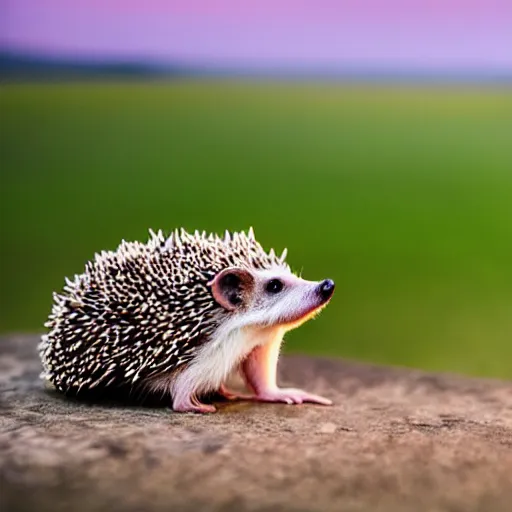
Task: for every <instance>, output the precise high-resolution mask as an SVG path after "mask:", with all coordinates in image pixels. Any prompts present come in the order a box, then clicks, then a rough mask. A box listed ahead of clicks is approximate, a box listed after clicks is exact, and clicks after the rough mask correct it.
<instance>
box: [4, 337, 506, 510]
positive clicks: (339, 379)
mask: <svg viewBox="0 0 512 512" xmlns="http://www.w3.org/2000/svg"><path fill="white" fill-rule="evenodd" d="M37 341H38V340H37V338H36V337H33V336H18V337H10V338H0V392H1V395H0V396H1V403H0V407H1V408H0V414H1V416H0V500H1V501H0V509H1V510H2V511H5V512H10V511H18V510H19V511H21V510H23V511H24V510H27V511H31V510H34V511H38V512H47V511H48V512H49V511H51V512H60V511H66V512H70V511H73V512H85V511H105V512H116V511H129V512H139V511H140V512H146V511H147V512H153V511H166V512H167V511H174V510H184V511H203V510H205V511H227V510H234V511H271V510H282V511H294V512H299V511H330V510H337V511H338V510H344V511H365V512H366V511H372V512H376V511H386V512H387V511H393V512H401V511H414V512H416V511H420V512H421V511H447V512H458V511H460V512H468V511H481V512H494V511H497V512H499V511H503V512H504V511H508V510H510V509H511V503H512V383H508V382H499V381H489V380H477V379H464V378H457V377H452V376H446V375H434V374H425V373H422V372H417V371H410V370H403V369H395V368H387V367H375V366H367V365H359V364H354V363H349V362H344V361H339V360H328V359H315V358H306V357H284V358H283V360H282V363H281V366H280V375H281V382H282V383H283V382H284V383H287V384H293V385H297V386H303V387H306V388H307V389H308V390H311V391H315V392H318V393H321V394H324V395H326V396H328V397H330V398H332V399H333V400H334V401H335V406H333V407H321V406H313V405H302V406H291V405H290V406H289V405H278V404H252V403H242V402H239V403H223V404H220V405H219V407H220V410H219V412H218V413H217V414H214V415H209V416H196V415H179V414H174V413H172V412H171V411H169V410H168V409H167V408H165V407H152V408H149V407H134V406H122V405H119V404H110V405H109V404H105V403H103V404H101V405H98V404H85V403H80V402H77V401H73V400H70V399H66V398H63V397H61V396H58V395H56V394H54V393H51V392H48V391H45V390H44V389H43V387H42V385H41V382H40V381H39V379H38V375H39V371H40V366H39V360H38V356H37V353H36V350H35V349H36V344H37Z"/></svg>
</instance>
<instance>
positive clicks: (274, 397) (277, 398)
mask: <svg viewBox="0 0 512 512" xmlns="http://www.w3.org/2000/svg"><path fill="white" fill-rule="evenodd" d="M254 399H255V400H258V401H261V402H284V403H286V404H302V403H303V402H311V403H315V404H321V405H332V401H331V400H329V399H327V398H324V397H322V396H319V395H313V394H312V393H307V392H306V391H303V390H302V389H295V388H276V389H269V390H265V391H260V392H259V393H258V394H257V395H256V396H255V397H254Z"/></svg>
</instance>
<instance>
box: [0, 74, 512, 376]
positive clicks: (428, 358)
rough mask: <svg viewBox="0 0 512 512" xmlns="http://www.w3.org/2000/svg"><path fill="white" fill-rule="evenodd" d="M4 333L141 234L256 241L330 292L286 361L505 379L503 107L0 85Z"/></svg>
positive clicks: (509, 102) (382, 91) (505, 101)
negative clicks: (225, 234)
mask: <svg viewBox="0 0 512 512" xmlns="http://www.w3.org/2000/svg"><path fill="white" fill-rule="evenodd" d="M0 166H1V191H0V244H1V247H0V258H1V260H0V263H1V267H0V287H1V288H0V331H2V332H12V331H39V330H40V329H41V326H42V323H43V322H44V321H45V317H46V315H47V314H48V312H49V309H50V306H51V292H52V290H54V289H58V288H60V287H61V285H62V283H63V278H64V276H66V275H72V274H74V273H77V272H80V271H81V269H82V268H83V265H84V263H85V261H86V260H87V259H88V258H90V257H91V256H92V255H93V253H94V252H95V251H97V250H101V249H104V248H114V247H115V246H116V245H117V243H118V242H119V240H120V239H121V238H126V239H140V238H142V239H145V238H146V236H147V229H148V228H149V227H152V228H154V229H158V228H162V229H166V230H171V229H173V228H174V227H176V226H182V225H183V226H184V227H186V228H188V229H196V228H198V229H200V230H202V229H206V230H217V231H223V230H224V229H226V228H229V229H232V230H236V229H246V228H247V227H248V226H250V225H253V226H254V228H255V230H256V234H257V236H258V238H259V239H260V241H262V243H263V244H264V245H265V246H267V247H270V246H274V247H276V249H277V250H279V249H282V248H283V247H284V246H287V247H288V248H289V261H290V262H291V264H292V265H293V267H294V268H295V269H296V270H297V271H301V270H303V275H304V277H306V278H310V279H321V278H324V277H331V278H333V279H334V280H335V281H336V283H337V285H338V286H337V292H336V295H335V298H334V300H333V302H332V304H331V305H330V306H329V307H328V308H327V309H326V310H325V311H324V312H323V313H322V315H321V316H320V317H319V320H318V321H315V322H311V323H310V324H307V325H305V326H303V327H301V328H300V329H299V330H297V331H295V332H293V333H290V334H289V335H288V341H287V348H288V350H294V351H307V352H311V353H317V354H330V355H338V356H344V357H352V358H358V359H365V360H369V361H374V362H384V363H394V364H401V365H411V366H418V367H423V368H427V369H436V370H451V371H457V372H464V373H471V374H475V375H490V376H499V377H512V315H511V313H512V264H511V261H512V236H511V235H512V94H511V92H510V91H507V90H505V89H503V90H499V89H482V90H479V89H477V88H444V89H443V88H430V89H429V88H420V87H410V88H391V87H355V86H354V87H348V86H343V87H342V86H339V85H333V84H331V85H319V84H277V83H259V84H256V83H252V84H251V83H243V82H238V83H237V82H218V81H209V82H201V81H196V82H188V81H177V82H172V83H131V84H129V83H103V84H98V83H97V84H93V83H88V84H53V85H42V84H39V85H9V86H7V85H3V86H2V87H1V89H0Z"/></svg>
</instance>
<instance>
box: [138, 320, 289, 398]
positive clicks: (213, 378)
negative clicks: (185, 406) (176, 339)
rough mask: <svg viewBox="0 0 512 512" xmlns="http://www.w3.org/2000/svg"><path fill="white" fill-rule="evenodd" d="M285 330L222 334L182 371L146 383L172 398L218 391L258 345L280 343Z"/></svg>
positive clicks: (247, 329)
mask: <svg viewBox="0 0 512 512" xmlns="http://www.w3.org/2000/svg"><path fill="white" fill-rule="evenodd" d="M283 334H284V330H283V328H281V327H265V328H261V327H254V326H250V327H244V328H242V329H237V330H235V331H231V332H229V333H228V334H227V335H223V334H220V335H219V336H217V337H216V338H215V339H213V340H211V341H210V342H208V343H206V344H205V345H204V346H203V347H202V348H201V350H200V351H199V352H198V354H197V355H196V357H195V358H194V360H193V361H191V362H190V363H189V364H188V365H186V366H185V367H184V368H183V369H182V370H181V371H178V372H176V373H172V374H168V375H163V376H160V377H154V378H152V379H151V380H150V381H148V382H147V386H148V388H149V389H150V391H152V392H158V393H161V394H163V393H166V392H167V393H170V394H171V395H172V399H173V402H179V401H180V400H184V399H186V398H187V397H188V396H200V395H204V394H207V393H209V392H215V391H218V390H219V388H220V387H221V385H222V384H224V383H225V382H226V380H227V379H228V378H229V377H230V376H231V375H232V373H233V372H234V371H235V370H237V369H238V367H239V365H240V363H241V362H242V361H243V360H244V359H245V358H246V357H247V356H248V355H249V354H250V353H251V352H252V351H253V350H254V349H255V348H256V347H258V346H261V345H264V344H267V343H276V342H277V343H280V342H281V340H282V337H283Z"/></svg>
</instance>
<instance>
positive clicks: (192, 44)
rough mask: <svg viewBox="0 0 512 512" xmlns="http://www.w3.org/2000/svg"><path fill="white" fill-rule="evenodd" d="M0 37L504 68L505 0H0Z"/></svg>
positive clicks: (145, 51) (90, 49) (235, 55)
mask: <svg viewBox="0 0 512 512" xmlns="http://www.w3.org/2000/svg"><path fill="white" fill-rule="evenodd" d="M0 46H1V47H3V48H6V47H10V48H18V49H26V50H39V51H42V52H45V53H54V54H60V55H67V56H70V55H80V56H86V57H89V56H105V57H126V58H131V57H135V58H138V57H143V58H152V59H155V60H165V61H169V62H182V63H191V64H221V65H238V64H242V65H249V66H251V65H253V66H258V65H261V66H286V65H289V66H310V65H315V66H323V67H335V68H336V67H342V66H363V67H374V66H377V67H386V66H390V67H394V68H397V67H398V68H433V69H449V70H453V69H464V68H472V69H475V68H477V69H486V70H503V69H507V70H511V69H512V0H444V1H443V0H430V1H424V0H309V1H304V0H254V1H250V0H231V1H230V0H217V1H216V0H184V1H180V2H178V1H174V0H0Z"/></svg>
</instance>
